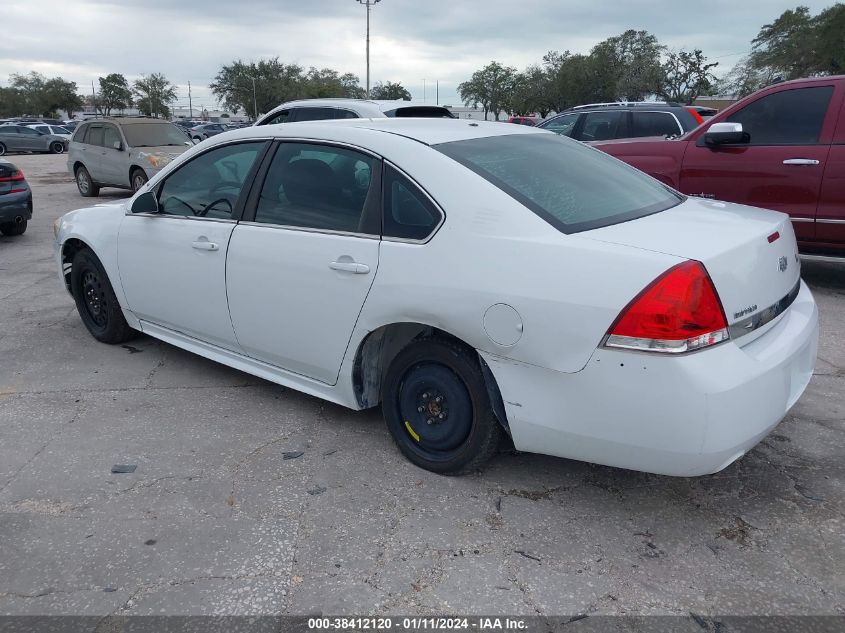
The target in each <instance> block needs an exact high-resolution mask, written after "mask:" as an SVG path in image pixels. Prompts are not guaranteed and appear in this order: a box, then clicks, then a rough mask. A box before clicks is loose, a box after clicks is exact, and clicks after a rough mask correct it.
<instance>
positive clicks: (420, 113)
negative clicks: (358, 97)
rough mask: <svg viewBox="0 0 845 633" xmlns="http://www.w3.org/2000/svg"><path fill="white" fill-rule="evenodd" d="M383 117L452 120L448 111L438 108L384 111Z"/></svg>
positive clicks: (416, 107)
mask: <svg viewBox="0 0 845 633" xmlns="http://www.w3.org/2000/svg"><path fill="white" fill-rule="evenodd" d="M384 115H385V116H387V117H396V118H407V117H418V118H425V119H454V118H455V115H453V114H452V113H451V112H450V111H449V110H448V109H446V108H441V107H439V106H405V107H399V108H393V109H391V110H385V111H384Z"/></svg>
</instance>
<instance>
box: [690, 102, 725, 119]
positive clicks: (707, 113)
mask: <svg viewBox="0 0 845 633" xmlns="http://www.w3.org/2000/svg"><path fill="white" fill-rule="evenodd" d="M689 107H690V108H692V109H693V110H695V111H696V112H698V116H700V117H701V118H702V119H704V120H705V121H706V120H707V119H709V118H711V117H714V116H716V115H717V114H718V113H719V111H718V110H717V109H716V108H708V107H707V106H698V105H692V106H689Z"/></svg>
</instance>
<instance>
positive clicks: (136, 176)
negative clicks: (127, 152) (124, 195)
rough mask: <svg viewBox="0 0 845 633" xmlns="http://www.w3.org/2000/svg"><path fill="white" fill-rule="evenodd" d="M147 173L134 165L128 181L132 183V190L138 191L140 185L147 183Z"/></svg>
mask: <svg viewBox="0 0 845 633" xmlns="http://www.w3.org/2000/svg"><path fill="white" fill-rule="evenodd" d="M148 180H149V178H147V174H146V173H145V172H144V170H143V169H139V168H138V167H136V168H135V169H133V170H132V173H131V174H130V176H129V181H130V182H131V183H132V191H138V189H140V188H141V187H143V186H144V185H146V184H147V181H148Z"/></svg>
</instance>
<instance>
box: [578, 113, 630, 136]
mask: <svg viewBox="0 0 845 633" xmlns="http://www.w3.org/2000/svg"><path fill="white" fill-rule="evenodd" d="M624 137H625V113H624V112H588V113H587V114H585V115H584V126H583V127H582V128H581V133H580V134H579V135H578V140H579V141H606V140H608V139H612V138H624Z"/></svg>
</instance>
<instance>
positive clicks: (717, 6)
mask: <svg viewBox="0 0 845 633" xmlns="http://www.w3.org/2000/svg"><path fill="white" fill-rule="evenodd" d="M834 3H835V0H829V1H826V2H815V1H813V0H800V1H796V2H784V1H781V0H753V1H752V2H743V1H742V0H706V1H704V2H684V1H679V0H627V1H622V0H617V1H616V2H611V1H608V0H603V1H598V2H597V1H595V0H593V1H589V0H518V1H516V0H507V1H505V0H382V1H381V2H379V3H378V4H377V5H375V6H374V7H373V9H372V15H371V30H372V44H371V64H372V81H373V83H375V82H376V81H379V80H382V81H387V80H390V81H399V82H401V83H402V84H403V85H404V86H405V87H406V88H408V89H409V90H410V91H411V93H412V94H413V96H414V99H415V100H420V101H422V100H423V97H424V95H423V79H425V80H426V82H425V83H426V87H427V90H426V94H425V98H426V100H427V101H429V102H433V101H434V99H435V88H434V87H435V81H436V80H439V82H440V102H441V103H445V104H454V105H458V102H459V99H458V97H457V95H456V86H457V84H458V83H460V82H461V81H464V80H465V79H467V78H468V77H469V76H470V75H471V74H472V72H473V71H474V70H476V69H478V68H480V67H482V66H483V65H484V64H486V63H487V62H489V61H490V60H492V59H495V60H497V61H500V62H502V63H504V64H507V65H511V66H516V67H517V68H519V69H522V68H524V67H525V66H527V65H529V64H532V63H536V62H539V61H540V60H541V59H542V56H543V54H545V53H546V52H547V51H549V50H560V51H562V50H567V49H568V50H570V51H572V52H588V51H589V49H590V48H591V47H592V46H593V45H594V44H596V43H597V42H599V41H600V40H602V39H605V38H607V37H610V36H612V35H617V34H619V33H621V32H623V31H625V30H626V29H630V28H633V29H638V30H639V29H645V30H647V31H649V32H651V33H653V34H654V35H656V36H657V37H658V39H659V40H660V42H661V43H662V44H666V45H668V46H669V47H671V48H687V49H691V48H701V49H702V50H703V51H704V53H705V55H707V56H708V57H709V58H710V59H711V60H714V61H718V62H719V63H720V68H719V70H720V71H721V72H724V71H726V70H728V69H729V68H730V67H731V66H733V64H734V63H735V62H736V61H737V60H738V59H739V58H740V57H741V56H742V55H743V54H745V53H747V52H748V50H749V48H750V41H751V39H752V38H753V37H754V36H755V35H756V34H757V32H758V31H759V29H760V27H761V26H762V25H763V24H766V23H768V22H771V21H772V20H773V19H774V18H776V17H777V16H778V15H780V14H781V13H782V12H783V11H784V10H786V9H791V8H794V7H795V6H797V5H798V4H804V5H807V6H809V7H810V9H811V11H812V12H813V13H814V14H815V13H818V11H820V10H821V9H823V8H825V7H827V6H830V5H832V4H834ZM2 5H3V8H2V11H0V15H2V22H3V24H4V28H3V37H2V38H0V85H8V77H9V75H10V74H12V73H28V72H30V71H32V70H36V71H38V72H40V73H43V74H45V75H47V76H49V77H53V76H57V75H60V76H62V77H64V78H65V79H68V80H72V81H76V82H77V83H78V84H79V86H80V91H87V92H90V90H91V81H92V80H94V81H96V79H97V78H98V77H100V76H105V75H106V74H108V73H111V72H120V73H123V74H124V75H126V76H127V77H128V78H129V79H130V80H131V79H134V78H135V77H137V76H139V75H141V74H149V73H153V72H160V73H164V74H165V75H166V76H167V78H168V79H170V80H171V81H172V82H174V83H175V84H177V85H178V86H179V101H178V102H177V105H183V104H184V105H185V106H187V101H188V92H187V84H188V81H190V82H191V85H192V94H193V104H194V107H198V106H199V105H205V107H207V108H209V109H210V107H214V105H215V103H214V99H213V97H212V96H211V92H210V91H209V90H208V84H209V82H211V81H212V80H213V78H214V75H215V74H216V73H217V70H218V69H219V68H220V66H221V65H222V64H226V63H229V62H231V61H232V60H234V59H238V58H240V59H243V60H244V61H250V60H258V59H262V58H268V57H274V56H278V57H279V58H280V59H281V60H282V61H284V62H288V63H290V62H295V63H298V64H301V65H303V66H305V67H308V66H317V67H326V66H328V67H331V68H335V69H337V70H339V71H341V72H353V73H355V74H357V75H358V76H359V77H360V78H361V83H362V85H363V83H364V80H365V75H366V65H365V56H364V34H365V24H366V23H365V13H366V9H365V8H364V7H363V6H361V5H360V4H359V3H358V2H357V1H356V0H298V1H294V0H246V1H242V2H235V1H233V0H141V1H139V2H138V1H136V2H132V1H131V0H121V1H120V2H118V1H115V0H112V1H109V0H86V1H73V0H39V1H38V2H37V3H34V2H32V0H3V3H2ZM720 74H721V73H720Z"/></svg>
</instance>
